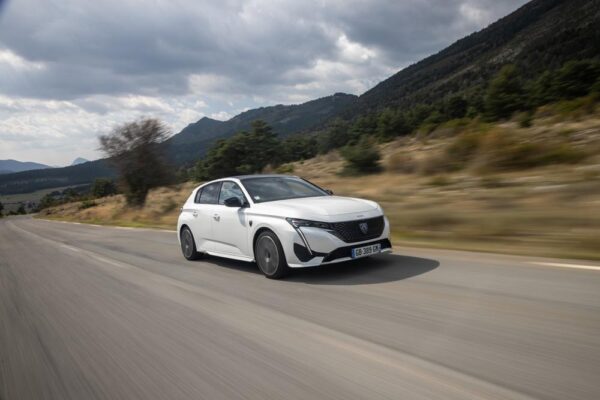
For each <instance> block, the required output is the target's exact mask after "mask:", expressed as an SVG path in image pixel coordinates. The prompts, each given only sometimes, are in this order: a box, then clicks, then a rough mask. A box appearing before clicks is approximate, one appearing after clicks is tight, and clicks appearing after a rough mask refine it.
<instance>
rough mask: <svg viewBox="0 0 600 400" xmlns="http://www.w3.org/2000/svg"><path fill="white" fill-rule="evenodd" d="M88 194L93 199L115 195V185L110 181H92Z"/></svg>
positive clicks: (104, 179) (103, 179) (99, 179)
mask: <svg viewBox="0 0 600 400" xmlns="http://www.w3.org/2000/svg"><path fill="white" fill-rule="evenodd" d="M90 194H91V195H92V196H93V197H95V198H100V197H106V196H112V195H113V194H117V185H115V183H114V182H113V181H112V180H111V179H106V178H98V179H96V180H94V183H93V184H92V187H91V189H90Z"/></svg>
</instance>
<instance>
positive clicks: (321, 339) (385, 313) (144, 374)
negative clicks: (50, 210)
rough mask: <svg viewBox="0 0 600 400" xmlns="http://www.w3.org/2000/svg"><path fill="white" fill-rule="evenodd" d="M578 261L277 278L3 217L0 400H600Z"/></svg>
mask: <svg viewBox="0 0 600 400" xmlns="http://www.w3.org/2000/svg"><path fill="white" fill-rule="evenodd" d="M548 263H552V264H559V265H549V264H548ZM575 264H585V265H587V266H589V269H579V268H572V265H571V263H569V262H567V261H557V260H540V259H531V258H524V257H510V256H499V255H491V254H481V253H467V252H451V251H434V250H415V249H398V250H397V251H396V253H395V254H391V255H385V256H380V257H377V258H374V259H369V260H361V261H356V262H352V263H347V264H340V265H336V266H332V267H327V268H321V269H312V270H302V271H299V272H297V273H296V274H295V275H293V276H292V277H291V278H289V279H287V280H285V281H271V280H268V279H265V278H264V277H263V276H262V275H260V274H259V273H258V271H257V269H256V267H255V266H253V265H251V264H246V263H242V262H233V261H227V260H223V259H217V258H209V259H206V260H203V261H197V262H187V261H185V260H184V259H183V257H182V256H181V255H180V251H179V248H178V245H177V243H176V237H175V234H174V233H172V232H160V231H152V230H133V229H119V228H106V227H96V226H87V225H77V224H65V223H58V222H49V221H42V220H34V219H30V218H11V219H7V218H5V219H3V220H0V399H2V400H14V399H35V400H38V399H144V400H147V399H210V400H213V399H248V398H249V399H344V400H348V399H444V400H448V399H461V400H464V399H478V398H482V399H528V398H538V399H557V400H565V399H600V270H596V269H594V267H597V266H598V265H595V264H593V263H592V264H591V263H581V262H579V263H575Z"/></svg>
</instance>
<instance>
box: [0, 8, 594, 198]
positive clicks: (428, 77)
mask: <svg viewBox="0 0 600 400" xmlns="http://www.w3.org/2000/svg"><path fill="white" fill-rule="evenodd" d="M599 25H600V0H533V1H531V2H529V3H527V4H526V5H524V6H523V7H521V8H520V9H518V10H516V11H515V12H513V13H511V14H510V15H508V16H506V17H504V18H502V19H500V20H498V21H497V22H495V23H493V24H491V25H490V26H488V27H487V28H485V29H483V30H481V31H479V32H476V33H473V34H471V35H469V36H467V37H465V38H463V39H461V40H459V41H457V42H456V43H454V44H452V45H451V46H449V47H447V48H446V49H443V50H442V51H440V52H439V53H437V54H435V55H433V56H430V57H428V58H426V59H424V60H422V61H420V62H418V63H416V64H414V65H412V66H410V67H408V68H405V69H403V70H401V71H400V72H398V73H396V74H395V75H393V76H392V77H390V78H388V79H386V80H385V81H383V82H381V83H379V84H378V85H376V86H375V87H374V88H372V89H371V90H369V91H367V92H366V93H364V94H363V95H361V96H360V97H358V98H357V97H356V96H352V95H346V94H335V95H333V96H328V97H324V98H321V99H317V100H313V101H309V102H307V103H303V104H299V105H288V106H284V105H277V106H271V107H261V108H257V109H254V110H249V111H246V112H243V113H241V114H239V115H237V116H235V117H233V118H231V119H230V120H228V121H216V120H213V119H210V118H203V119H201V120H199V121H198V122H196V123H193V124H190V125H188V126H187V127H186V128H184V129H183V130H182V131H181V132H180V133H178V134H176V135H174V136H173V137H171V138H170V139H169V140H167V141H166V142H165V144H164V146H165V150H166V152H167V154H168V157H169V159H170V161H171V162H172V163H173V165H174V166H175V167H179V166H183V165H186V166H189V165H190V164H192V163H193V162H195V161H196V160H198V159H199V158H200V157H202V156H203V155H204V154H205V153H206V151H207V150H208V149H209V148H210V146H211V145H212V144H213V143H214V142H215V141H216V140H218V139H221V138H227V137H229V136H232V135H233V134H234V133H236V132H237V131H239V130H244V129H248V128H249V126H250V123H251V122H252V121H253V120H256V119H262V120H264V121H266V122H267V123H268V124H269V125H271V126H272V127H273V128H274V131H275V132H276V133H278V134H279V135H280V136H287V135H293V134H297V133H303V132H310V131H315V130H320V129H321V128H322V127H324V126H326V125H327V124H328V123H329V122H331V121H332V120H333V119H334V118H337V117H342V118H344V119H347V120H356V117H357V116H360V115H364V114H369V113H370V112H371V111H374V110H381V109H383V108H386V107H394V108H396V109H398V110H405V109H410V108H412V107H415V106H417V105H427V104H435V105H438V106H439V105H440V104H439V103H441V102H444V101H445V100H446V99H448V98H450V97H451V96H453V95H455V94H460V95H461V96H462V98H463V99H465V100H467V103H468V104H467V105H468V107H469V108H470V109H474V110H475V113H479V114H481V113H482V111H483V98H484V90H485V88H486V87H487V86H488V85H489V82H490V80H491V78H492V77H493V76H494V75H495V74H496V73H497V72H498V70H499V69H500V68H501V67H502V66H503V65H505V64H507V63H513V64H515V65H516V66H517V70H518V73H519V74H520V75H521V77H522V78H523V79H525V80H527V79H530V78H534V77H537V76H539V75H540V73H541V72H543V71H548V70H555V69H557V68H559V67H561V66H562V65H563V64H564V63H565V62H567V61H569V60H578V59H598V58H599V57H600V30H599V29H597V26H599ZM437 108H439V107H437ZM420 122H422V121H419V123H420ZM416 126H417V127H418V124H417V125H416ZM411 129H412V128H411ZM113 175H114V173H113V171H112V170H111V169H110V167H109V166H108V164H107V163H106V162H105V161H96V162H90V163H86V164H83V165H81V166H79V165H78V166H74V167H68V168H57V169H54V170H52V172H50V171H35V172H30V173H27V174H23V173H21V174H6V175H0V193H17V192H26V191H31V190H38V189H41V188H48V187H53V186H65V185H69V184H79V183H86V182H90V181H91V180H93V179H94V178H96V177H105V176H106V177H111V176H113Z"/></svg>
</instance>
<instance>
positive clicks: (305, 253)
mask: <svg viewBox="0 0 600 400" xmlns="http://www.w3.org/2000/svg"><path fill="white" fill-rule="evenodd" d="M389 236H390V227H389V222H388V220H387V218H384V228H383V231H382V233H381V235H380V236H379V237H376V238H372V237H371V238H369V239H368V240H364V241H357V242H351V243H348V242H345V241H343V240H341V239H340V238H339V237H338V236H336V235H334V234H332V233H330V232H329V231H327V230H324V229H320V228H306V227H303V228H299V229H298V231H294V233H293V234H292V235H291V237H292V238H293V239H292V240H289V241H286V242H285V243H286V244H287V245H284V251H285V254H286V259H287V261H288V265H289V266H290V267H291V268H303V267H315V266H318V265H323V264H332V263H337V262H342V261H349V260H352V257H351V251H352V249H353V248H355V247H361V246H367V245H371V244H376V243H379V244H381V253H388V252H391V251H392V245H391V243H390V239H389ZM282 243H283V242H282Z"/></svg>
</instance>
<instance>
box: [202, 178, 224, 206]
mask: <svg viewBox="0 0 600 400" xmlns="http://www.w3.org/2000/svg"><path fill="white" fill-rule="evenodd" d="M220 188H221V182H215V183H211V184H210V185H206V186H204V187H203V188H201V189H199V190H198V193H196V203H200V204H217V201H218V200H219V189H220Z"/></svg>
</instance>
